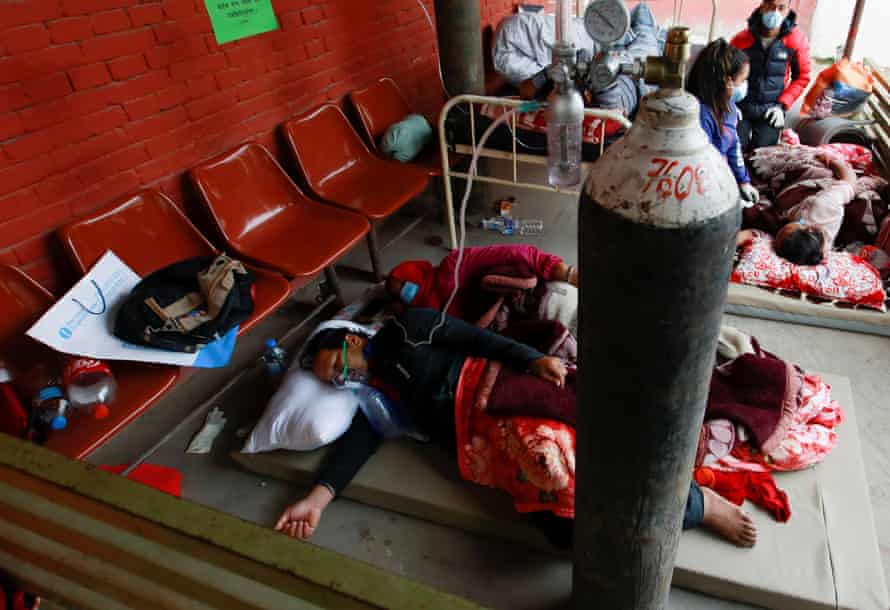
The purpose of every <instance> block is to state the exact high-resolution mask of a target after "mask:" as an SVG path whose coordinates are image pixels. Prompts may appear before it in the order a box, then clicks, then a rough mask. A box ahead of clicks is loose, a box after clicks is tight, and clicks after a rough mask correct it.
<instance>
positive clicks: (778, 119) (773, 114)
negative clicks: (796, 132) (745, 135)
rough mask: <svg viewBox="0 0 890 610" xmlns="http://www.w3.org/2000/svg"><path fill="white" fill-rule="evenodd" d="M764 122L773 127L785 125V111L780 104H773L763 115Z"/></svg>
mask: <svg viewBox="0 0 890 610" xmlns="http://www.w3.org/2000/svg"><path fill="white" fill-rule="evenodd" d="M763 118H764V119H766V122H767V123H769V124H770V126H771V127H773V128H774V129H782V128H783V127H785V111H784V110H782V107H781V106H773V107H772V108H770V109H769V110H767V111H766V114H764V115H763Z"/></svg>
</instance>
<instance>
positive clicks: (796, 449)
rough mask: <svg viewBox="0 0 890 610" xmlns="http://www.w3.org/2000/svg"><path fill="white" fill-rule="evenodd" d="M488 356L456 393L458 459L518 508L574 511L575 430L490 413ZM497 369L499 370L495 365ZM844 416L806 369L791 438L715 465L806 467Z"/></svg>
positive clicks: (821, 453)
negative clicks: (774, 445) (765, 452)
mask: <svg viewBox="0 0 890 610" xmlns="http://www.w3.org/2000/svg"><path fill="white" fill-rule="evenodd" d="M491 373H492V371H491V369H490V367H489V363H488V361H487V360H484V359H480V358H468V359H467V362H466V364H465V365H464V369H463V371H462V372H461V376H460V380H459V381H458V385H457V392H456V395H455V401H454V404H455V424H456V428H457V463H458V468H459V470H460V474H461V476H462V477H463V478H464V479H465V480H467V481H471V482H473V483H478V484H479V485H484V486H486V487H495V488H498V489H502V490H504V491H506V492H507V493H509V494H510V495H511V496H512V497H513V502H514V506H515V508H516V510H517V512H520V513H529V512H537V511H551V512H553V513H554V514H556V515H558V516H560V517H565V518H574V516H575V430H574V429H573V428H572V427H571V426H568V425H566V424H563V423H560V422H557V421H553V420H550V419H542V418H536V417H492V416H491V415H489V414H488V413H487V412H486V411H485V406H486V399H487V396H488V393H489V392H490V390H491V386H492V385H493V382H494V380H493V378H492V375H491ZM494 374H496V370H495V371H494ZM842 420H843V413H842V411H841V407H840V405H839V404H838V403H837V401H835V400H834V399H833V398H831V388H830V387H829V386H828V385H827V384H826V383H825V382H824V381H822V379H821V378H819V377H818V376H816V375H805V376H804V383H803V387H802V388H801V397H800V402H799V404H798V407H797V410H796V412H795V415H794V418H793V421H792V423H791V425H790V426H789V428H788V430H787V432H786V436H785V439H784V440H783V441H782V442H781V443H780V444H779V446H778V447H777V448H775V449H774V450H772V451H771V452H769V453H768V454H763V453H759V452H757V451H756V450H753V449H752V448H751V443H750V442H742V443H738V444H736V447H735V449H734V450H733V451H732V453H731V454H730V455H727V456H725V457H723V458H721V459H720V460H718V461H717V462H715V463H711V464H709V467H710V468H711V469H713V470H716V471H724V472H745V471H747V472H773V471H791V470H801V469H804V468H808V467H810V466H813V465H814V464H817V463H819V462H821V461H822V460H823V459H825V457H826V456H827V455H828V453H829V452H830V451H831V450H832V449H833V448H834V445H835V443H836V442H837V433H836V432H835V430H834V428H835V427H836V426H837V425H839V424H840V423H841V421H842Z"/></svg>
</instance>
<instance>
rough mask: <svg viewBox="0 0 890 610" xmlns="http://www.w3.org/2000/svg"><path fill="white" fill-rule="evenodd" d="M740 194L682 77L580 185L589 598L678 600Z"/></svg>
mask: <svg viewBox="0 0 890 610" xmlns="http://www.w3.org/2000/svg"><path fill="white" fill-rule="evenodd" d="M738 201H739V191H738V187H737V185H736V181H735V179H734V178H733V175H732V174H731V173H730V170H729V167H728V165H727V162H726V160H725V159H724V158H723V157H722V156H721V155H720V154H719V153H718V151H717V150H716V149H715V148H714V147H713V146H711V144H710V143H709V140H708V138H707V136H706V135H705V133H704V131H703V130H702V129H701V127H700V126H699V105H698V102H697V100H696V99H695V98H694V97H692V96H691V95H689V94H687V93H685V92H683V91H682V90H679V89H662V90H661V91H659V92H657V93H654V94H652V95H650V96H647V97H646V98H645V99H644V100H643V102H642V104H641V107H640V110H639V112H638V114H637V117H636V121H635V122H634V125H633V127H632V128H631V129H630V130H629V132H628V134H627V135H626V136H625V137H624V138H623V139H622V140H620V141H618V142H616V143H615V144H613V145H612V146H611V147H610V148H609V150H608V151H607V152H606V154H605V155H604V156H603V157H602V158H601V159H600V160H599V161H598V162H597V163H596V164H595V165H594V166H593V168H592V169H591V173H590V175H589V177H588V179H587V182H586V184H585V187H584V190H583V193H582V196H581V211H580V223H579V229H578V243H579V249H580V252H579V255H580V256H579V263H580V265H579V266H580V271H581V274H582V275H581V281H580V303H581V308H580V329H581V335H580V336H581V345H580V356H581V359H580V369H579V370H581V371H582V376H581V378H580V382H581V386H580V396H579V398H580V400H579V405H580V406H579V413H578V424H577V472H578V479H577V481H576V517H575V574H574V589H575V590H574V596H575V602H576V607H577V608H585V609H586V608H608V609H609V610H630V609H633V610H641V609H646V610H650V609H651V610H655V609H659V610H660V609H663V608H666V607H667V599H668V593H669V589H670V581H671V574H672V571H673V565H674V559H675V555H676V551H677V544H678V542H679V536H680V531H681V524H682V518H683V512H684V508H685V505H686V500H687V495H688V493H689V486H690V482H691V477H692V469H693V462H694V458H695V451H696V446H697V441H698V435H699V431H700V428H701V424H702V419H703V416H704V409H705V401H706V399H707V396H708V387H709V382H710V377H711V372H712V367H713V365H714V360H715V353H716V346H717V338H718V334H719V330H720V321H721V317H722V313H723V304H724V300H725V298H726V292H727V286H728V281H729V276H730V272H731V264H732V259H733V254H734V251H735V239H736V233H737V232H738V229H739V223H740V220H741V213H740V207H739V203H738Z"/></svg>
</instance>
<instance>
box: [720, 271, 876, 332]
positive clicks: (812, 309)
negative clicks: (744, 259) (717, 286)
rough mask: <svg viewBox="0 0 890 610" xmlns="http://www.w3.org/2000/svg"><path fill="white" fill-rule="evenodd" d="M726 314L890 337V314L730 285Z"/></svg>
mask: <svg viewBox="0 0 890 610" xmlns="http://www.w3.org/2000/svg"><path fill="white" fill-rule="evenodd" d="M726 311H727V312H728V313H732V314H735V315H742V316H748V317H752V318H766V319H768V320H778V321H781V322H794V323H797V324H807V325H810V326H822V327H825V328H836V329H839V330H849V331H853V332H861V333H867V334H872V335H883V336H890V313H885V312H880V311H877V310H874V309H867V308H864V307H857V308H853V307H838V306H836V305H833V304H831V303H814V302H812V301H808V300H804V299H801V298H799V297H790V296H785V295H782V294H776V293H774V292H771V291H769V290H765V289H763V288H759V287H757V286H746V285H742V284H736V283H731V284H730V285H729V293H728V295H727V297H726Z"/></svg>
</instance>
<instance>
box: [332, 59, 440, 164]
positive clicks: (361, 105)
mask: <svg viewBox="0 0 890 610" xmlns="http://www.w3.org/2000/svg"><path fill="white" fill-rule="evenodd" d="M349 101H350V103H351V104H352V107H353V108H355V112H356V114H358V117H359V121H360V123H361V127H362V131H363V132H364V133H363V135H364V137H365V141H366V142H368V144H369V145H370V147H371V149H372V150H373V151H374V152H377V153H379V152H380V139H381V138H382V137H383V134H384V133H386V130H387V128H388V127H389V126H390V125H392V124H394V123H398V122H399V121H401V120H402V119H404V118H405V117H406V116H408V115H409V114H411V112H412V111H411V108H410V107H409V106H408V102H406V101H405V98H404V97H402V92H401V91H399V87H398V85H396V83H395V81H393V80H392V79H391V78H388V77H384V78H381V79H380V80H378V81H377V82H376V83H374V84H373V85H370V86H368V87H365V88H364V89H357V90H355V91H353V92H351V93H350V94H349ZM434 129H435V127H434ZM411 164H412V165H417V166H419V167H422V168H423V169H424V170H425V171H426V173H427V175H428V176H429V177H430V178H435V177H437V176H441V175H442V155H441V154H440V150H439V140H438V138H435V137H434V138H433V139H432V140H431V141H430V143H429V144H428V145H427V146H426V148H424V149H423V151H421V153H420V155H418V157H417V158H416V159H415V160H413V161H412V162H411Z"/></svg>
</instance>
